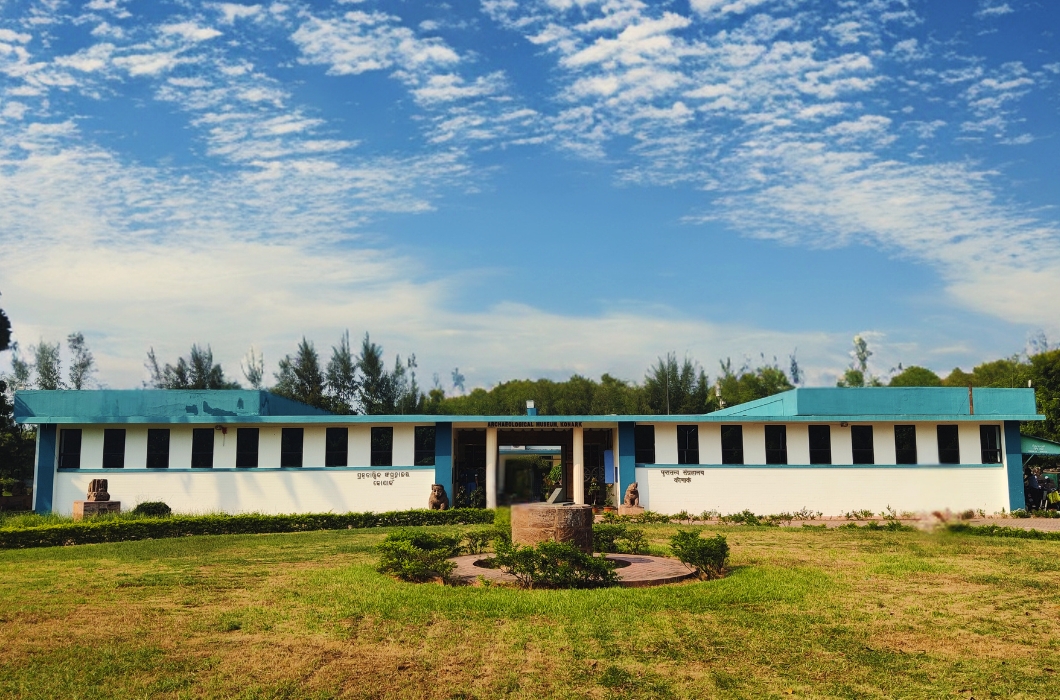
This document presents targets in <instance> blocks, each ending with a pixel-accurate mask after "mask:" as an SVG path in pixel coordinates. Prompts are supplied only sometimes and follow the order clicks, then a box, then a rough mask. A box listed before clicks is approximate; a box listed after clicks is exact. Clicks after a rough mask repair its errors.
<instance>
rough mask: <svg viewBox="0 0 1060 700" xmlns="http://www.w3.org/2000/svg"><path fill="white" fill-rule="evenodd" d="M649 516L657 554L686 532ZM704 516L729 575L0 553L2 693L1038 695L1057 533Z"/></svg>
mask: <svg viewBox="0 0 1060 700" xmlns="http://www.w3.org/2000/svg"><path fill="white" fill-rule="evenodd" d="M644 527H645V530H646V534H647V537H648V539H649V542H650V543H651V546H652V547H653V548H658V549H659V550H665V547H666V542H667V541H668V539H669V537H670V536H671V535H672V534H673V532H675V531H676V529H677V527H678V526H674V525H647V526H644ZM431 531H432V532H438V533H445V534H456V533H458V532H460V531H461V528H460V527H445V528H431ZM716 531H719V532H724V533H725V535H726V537H727V539H728V541H729V544H730V546H731V549H732V551H731V560H730V570H729V572H728V574H727V576H726V577H724V578H722V579H720V580H717V581H709V582H708V581H690V582H687V583H683V584H679V585H674V586H663V587H658V588H649V589H625V588H606V589H594V590H541V591H538V590H533V591H522V590H516V589H513V588H504V587H496V586H494V587H488V588H486V587H456V588H454V587H446V586H442V585H439V584H437V583H434V584H411V583H403V582H400V581H397V580H395V579H392V578H390V577H387V576H383V575H381V574H379V573H378V572H377V571H376V570H375V565H376V561H377V554H376V552H375V546H376V545H377V544H378V543H379V542H380V541H381V540H382V539H383V537H384V536H385V535H386V534H387V532H388V530H387V529H372V530H349V531H333V532H306V533H297V534H269V535H242V536H236V535H223V536H210V537H187V538H179V539H172V540H154V541H139V542H127V543H116V544H100V545H87V546H77V547H66V548H56V549H38V550H22V551H6V552H0V637H2V638H3V639H4V640H5V642H6V644H5V645H4V646H3V647H2V648H0V664H2V667H3V668H4V674H0V696H12V697H15V696H18V697H68V696H76V695H77V693H78V692H83V691H81V690H78V687H77V686H76V682H77V681H76V678H77V673H76V671H77V669H78V668H79V667H80V666H81V665H82V664H89V665H92V666H93V668H102V669H104V670H105V671H106V672H107V674H108V675H107V676H106V678H107V680H106V682H105V683H103V684H102V685H101V686H99V687H97V688H96V689H95V690H94V691H93V695H94V696H100V697H108V696H111V697H130V696H133V697H149V696H150V697H173V698H177V697H207V696H208V697H213V696H221V697H365V696H369V697H409V698H419V697H438V698H450V697H476V698H488V697H517V698H539V697H598V698H608V697H645V698H647V697H746V698H758V697H770V696H774V697H785V696H790V695H789V691H790V693H791V694H793V695H794V696H796V697H800V696H802V697H866V698H890V697H895V696H901V697H942V696H950V695H952V694H953V693H954V692H955V690H959V689H962V688H963V689H967V690H968V691H969V692H968V695H973V694H974V695H975V696H976V697H980V696H983V697H990V694H991V693H993V694H994V695H995V696H997V697H1021V696H1022V697H1028V698H1030V697H1041V694H1040V693H1041V689H1042V688H1043V687H1048V684H1049V683H1050V682H1055V679H1053V678H1051V676H1050V675H1049V672H1047V671H1044V670H1043V664H1042V663H1041V658H1042V654H1043V653H1047V654H1052V655H1055V653H1056V652H1057V651H1058V650H1060V639H1058V637H1057V635H1056V633H1055V631H1054V630H1055V623H1054V622H1053V620H1055V619H1057V615H1058V614H1060V609H1058V601H1057V599H1056V597H1055V596H1054V595H1052V590H1053V589H1052V588H1051V586H1052V585H1053V583H1054V582H1055V570H1056V569H1055V566H1053V563H1054V562H1056V561H1057V560H1058V555H1060V543H1056V542H1050V541H1034V540H1018V539H1002V538H990V537H973V536H963V535H954V534H945V533H943V534H927V533H920V532H866V531H848V530H844V531H822V530H816V529H813V530H810V529H807V530H801V529H780V528H736V527H727V528H718V529H717V530H716ZM707 532H713V530H711V529H710V528H707ZM87 677H88V678H96V677H97V676H96V675H91V674H90V675H89V676H87ZM968 695H965V697H967V696H968Z"/></svg>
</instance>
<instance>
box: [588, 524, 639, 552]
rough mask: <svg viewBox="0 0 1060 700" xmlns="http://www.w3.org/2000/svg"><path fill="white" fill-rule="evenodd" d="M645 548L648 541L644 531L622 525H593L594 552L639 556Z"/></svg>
mask: <svg viewBox="0 0 1060 700" xmlns="http://www.w3.org/2000/svg"><path fill="white" fill-rule="evenodd" d="M645 546H647V541H646V540H645V538H644V531H643V530H640V529H637V528H635V527H628V526H626V525H624V524H620V523H614V524H612V523H603V524H597V525H593V551H594V552H626V553H629V554H639V553H641V552H642V551H644V548H645Z"/></svg>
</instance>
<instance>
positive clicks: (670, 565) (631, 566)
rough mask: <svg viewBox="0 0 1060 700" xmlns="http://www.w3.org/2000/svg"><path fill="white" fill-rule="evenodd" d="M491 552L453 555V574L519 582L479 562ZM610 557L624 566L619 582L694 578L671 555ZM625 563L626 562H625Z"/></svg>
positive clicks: (634, 584)
mask: <svg viewBox="0 0 1060 700" xmlns="http://www.w3.org/2000/svg"><path fill="white" fill-rule="evenodd" d="M491 556H493V555H491V554H466V555H464V556H462V557H453V558H452V559H450V560H449V561H451V562H453V563H454V564H456V570H455V571H454V572H453V576H454V577H455V578H457V579H460V580H461V581H463V582H464V583H475V582H476V581H478V578H479V577H480V576H481V577H482V578H484V579H486V580H487V581H495V582H497V583H511V584H514V583H515V577H514V576H512V575H511V574H506V573H504V572H503V571H501V570H500V569H488V568H486V567H484V566H476V565H475V563H476V562H478V561H481V560H483V559H488V558H489V557H491ZM607 558H608V559H613V560H615V561H616V562H619V566H620V567H621V568H619V569H617V570H616V573H617V574H618V585H620V586H624V587H626V588H640V587H644V586H659V585H662V584H665V583H676V582H678V581H683V580H685V579H688V578H692V576H693V575H694V574H693V572H691V571H689V570H688V567H686V566H685V565H684V564H682V563H681V562H680V561H678V560H677V559H671V558H670V557H653V556H649V555H647V554H608V555H607ZM622 564H625V566H623V565H622Z"/></svg>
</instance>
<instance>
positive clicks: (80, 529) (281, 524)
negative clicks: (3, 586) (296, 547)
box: [0, 508, 494, 549]
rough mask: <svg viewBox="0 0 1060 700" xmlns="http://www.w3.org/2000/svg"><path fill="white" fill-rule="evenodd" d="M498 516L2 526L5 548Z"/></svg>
mask: <svg viewBox="0 0 1060 700" xmlns="http://www.w3.org/2000/svg"><path fill="white" fill-rule="evenodd" d="M493 518H494V515H493V511H492V510H485V509H480V508H455V509H453V510H398V511H391V512H388V513H312V514H306V515H261V514H259V513H250V514H245V515H194V516H193V515H174V516H171V517H168V518H144V519H142V520H121V519H102V518H101V519H99V520H91V519H90V520H81V521H79V522H73V523H61V524H58V525H41V526H39V527H27V528H22V529H12V530H2V529H0V549H25V548H29V547H60V546H64V545H74V544H97V543H101V542H129V541H132V540H154V539H162V538H166V537H189V536H192V535H255V534H262V533H269V532H308V531H311V530H348V529H354V528H368V527H395V526H416V525H491V524H493Z"/></svg>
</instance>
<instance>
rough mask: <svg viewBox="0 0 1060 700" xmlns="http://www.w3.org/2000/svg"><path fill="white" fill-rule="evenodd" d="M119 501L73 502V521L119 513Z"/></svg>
mask: <svg viewBox="0 0 1060 700" xmlns="http://www.w3.org/2000/svg"><path fill="white" fill-rule="evenodd" d="M120 512H121V501H74V520H84V519H85V517H86V516H92V515H100V514H102V513H120Z"/></svg>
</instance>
